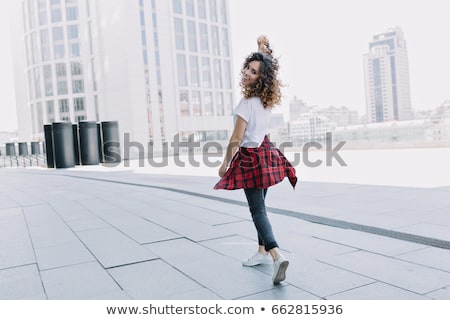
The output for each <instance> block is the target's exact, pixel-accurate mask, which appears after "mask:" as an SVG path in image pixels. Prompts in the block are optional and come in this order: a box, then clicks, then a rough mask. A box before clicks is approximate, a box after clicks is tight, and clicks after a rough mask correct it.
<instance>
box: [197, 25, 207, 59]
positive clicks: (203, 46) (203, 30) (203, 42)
mask: <svg viewBox="0 0 450 320" xmlns="http://www.w3.org/2000/svg"><path fill="white" fill-rule="evenodd" d="M199 28H200V50H201V51H202V52H203V53H208V52H209V41H208V27H207V25H206V24H204V23H200V24H199Z"/></svg>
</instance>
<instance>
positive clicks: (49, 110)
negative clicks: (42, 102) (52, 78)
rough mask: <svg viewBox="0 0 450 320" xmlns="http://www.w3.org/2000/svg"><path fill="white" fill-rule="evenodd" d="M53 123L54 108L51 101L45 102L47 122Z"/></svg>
mask: <svg viewBox="0 0 450 320" xmlns="http://www.w3.org/2000/svg"><path fill="white" fill-rule="evenodd" d="M54 121H55V106H54V103H53V101H47V122H49V123H52V122H54Z"/></svg>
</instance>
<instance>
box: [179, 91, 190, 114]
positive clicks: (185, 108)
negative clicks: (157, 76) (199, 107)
mask: <svg viewBox="0 0 450 320" xmlns="http://www.w3.org/2000/svg"><path fill="white" fill-rule="evenodd" d="M180 115H181V116H182V117H188V116H189V94H188V92H187V91H180Z"/></svg>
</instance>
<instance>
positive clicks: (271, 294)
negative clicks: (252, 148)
mask: <svg viewBox="0 0 450 320" xmlns="http://www.w3.org/2000/svg"><path fill="white" fill-rule="evenodd" d="M240 299H241V300H321V298H319V297H317V296H315V295H313V294H311V293H309V292H306V291H304V290H302V289H299V288H296V287H294V286H291V285H282V286H277V287H274V288H273V289H271V290H267V291H264V292H259V293H257V294H252V295H249V296H246V297H242V298H240Z"/></svg>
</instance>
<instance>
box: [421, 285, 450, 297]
mask: <svg viewBox="0 0 450 320" xmlns="http://www.w3.org/2000/svg"><path fill="white" fill-rule="evenodd" d="M426 296H427V297H430V298H431V299H435V300H450V286H447V287H445V288H441V289H439V290H436V291H432V292H428V293H427V294H426Z"/></svg>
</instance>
